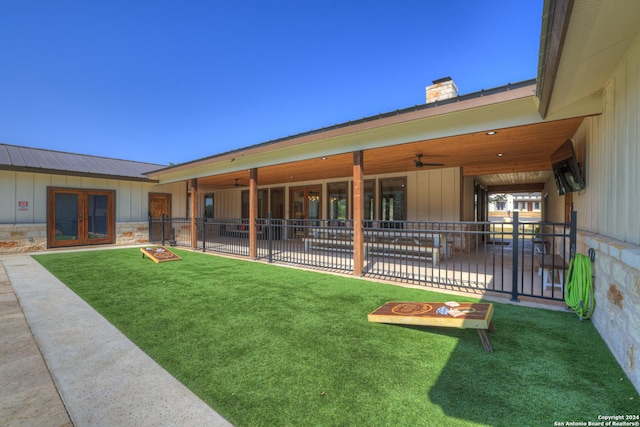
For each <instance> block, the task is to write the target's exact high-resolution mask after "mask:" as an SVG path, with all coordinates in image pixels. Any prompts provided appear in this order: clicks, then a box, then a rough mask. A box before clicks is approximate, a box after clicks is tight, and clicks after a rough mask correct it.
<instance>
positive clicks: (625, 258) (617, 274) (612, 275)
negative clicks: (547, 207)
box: [577, 232, 640, 390]
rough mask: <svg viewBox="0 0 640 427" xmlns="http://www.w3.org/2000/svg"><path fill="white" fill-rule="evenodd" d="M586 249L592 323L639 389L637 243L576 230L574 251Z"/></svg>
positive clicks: (639, 253) (639, 249) (639, 260)
mask: <svg viewBox="0 0 640 427" xmlns="http://www.w3.org/2000/svg"><path fill="white" fill-rule="evenodd" d="M589 249H594V251H595V261H594V263H593V276H594V279H593V287H594V295H595V301H596V304H595V310H594V313H593V317H592V320H593V324H594V325H595V327H596V329H597V330H598V332H599V333H600V336H601V337H602V338H603V339H604V341H605V342H606V343H607V345H608V346H609V349H610V350H611V352H612V353H613V355H614V357H615V358H616V360H617V361H618V363H619V364H620V366H622V368H623V369H624V371H625V373H626V374H627V376H628V377H629V379H630V380H631V382H632V383H633V384H634V385H635V387H636V389H637V390H640V327H639V325H640V246H637V245H633V244H629V243H624V242H621V241H617V240H612V239H610V238H607V237H605V236H602V235H599V234H594V233H586V232H579V233H578V243H577V251H578V252H579V253H583V254H586V253H587V252H588V250H589ZM587 345H588V344H587Z"/></svg>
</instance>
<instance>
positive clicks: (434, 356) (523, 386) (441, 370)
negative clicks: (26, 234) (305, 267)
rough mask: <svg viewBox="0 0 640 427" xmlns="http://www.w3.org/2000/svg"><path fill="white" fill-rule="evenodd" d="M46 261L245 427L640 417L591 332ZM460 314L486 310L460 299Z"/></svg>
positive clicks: (248, 272) (188, 255) (73, 258)
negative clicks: (435, 317)
mask: <svg viewBox="0 0 640 427" xmlns="http://www.w3.org/2000/svg"><path fill="white" fill-rule="evenodd" d="M176 252H177V253H178V254H179V255H180V256H182V257H183V260H182V261H175V262H168V263H162V264H156V263H154V262H152V261H150V260H149V259H142V258H141V253H140V251H139V249H135V248H134V249H118V250H106V251H87V252H76V253H58V254H43V255H38V256H36V257H35V258H36V259H37V260H38V262H40V263H41V264H42V265H44V266H45V267H46V268H47V269H49V270H50V271H51V272H53V273H54V274H55V275H56V276H58V277H59V278H60V279H61V280H62V281H63V282H64V283H66V284H67V285H68V286H69V288H71V289H72V290H73V291H74V292H76V293H77V294H78V295H80V296H81V297H82V298H83V299H84V300H86V301H87V302H88V303H89V304H91V305H92V306H93V307H94V308H95V309H96V310H97V311H99V312H100V313H101V314H102V315H103V316H104V317H106V318H107V319H108V320H109V321H110V322H111V323H112V324H114V325H115V326H116V327H117V328H118V329H120V330H121V331H122V332H123V333H124V334H125V335H127V336H128V337H129V338H130V339H131V340H132V341H133V342H135V343H136V344H137V345H138V346H139V347H140V348H142V349H143V350H144V351H145V352H147V353H148V354H149V355H150V356H151V357H152V358H153V359H155V360H156V361H157V362H158V363H159V364H160V365H162V366H163V367H164V368H165V369H166V370H167V371H169V372H170V373H171V374H172V375H174V376H175V377H176V378H177V379H178V380H180V381H181V382H182V383H183V384H185V385H186V386H187V387H189V388H190V389H191V390H192V391H193V392H194V393H196V394H197V395H198V396H200V397H201V398H202V399H203V400H204V401H205V402H207V403H208V404H209V405H210V406H211V407H212V408H214V409H215V410H216V411H218V412H219V413H220V414H221V415H223V416H224V417H226V418H227V419H228V420H229V421H231V422H232V423H233V424H235V425H236V426H409V425H417V426H441V425H442V426H444V425H447V426H465V425H467V426H477V425H505V426H516V425H520V426H535V425H543V426H551V425H553V423H554V421H559V422H566V421H585V422H586V421H597V416H598V415H600V414H602V415H617V414H635V413H638V403H639V400H638V399H639V398H638V393H637V392H636V391H635V389H634V388H633V386H632V385H631V383H630V382H629V381H628V380H627V378H626V376H625V375H624V373H623V371H622V370H621V368H620V367H619V366H618V364H617V363H616V361H615V360H614V358H613V356H612V355H611V353H610V352H609V350H608V349H607V347H606V345H605V344H604V343H603V341H602V339H601V338H600V337H599V335H598V333H597V332H596V330H595V328H594V327H593V325H592V324H591V323H590V322H589V321H585V322H580V321H578V318H577V316H575V315H574V314H571V313H568V312H557V311H547V310H540V309H533V308H527V307H522V306H517V305H509V304H496V305H495V316H494V324H495V327H496V334H489V339H490V340H491V343H492V345H493V348H494V353H488V352H486V351H484V349H483V348H482V344H481V342H480V339H479V337H478V334H477V333H476V331H475V330H459V329H438V328H426V327H406V326H399V325H385V324H377V323H369V322H368V321H367V314H368V313H369V312H371V311H373V310H375V309H376V308H377V307H379V306H380V305H382V304H384V303H385V302H387V301H446V300H450V299H452V297H451V296H447V295H444V294H440V293H433V292H428V291H425V290H421V289H409V288H403V287H398V286H392V285H386V284H380V283H373V282H368V281H365V280H359V279H353V278H347V277H338V276H334V275H329V274H322V273H317V272H310V271H301V270H296V269H290V268H284V267H278V266H275V265H266V264H261V263H253V262H247V261H242V260H235V259H228V258H222V257H216V256H212V255H207V254H201V253H194V252H189V251H176ZM455 299H457V300H460V301H474V299H472V298H461V297H455Z"/></svg>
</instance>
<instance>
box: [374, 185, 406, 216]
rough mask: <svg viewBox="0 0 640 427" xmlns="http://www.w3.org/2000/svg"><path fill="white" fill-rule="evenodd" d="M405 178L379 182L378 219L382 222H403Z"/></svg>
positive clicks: (404, 213) (404, 212)
mask: <svg viewBox="0 0 640 427" xmlns="http://www.w3.org/2000/svg"><path fill="white" fill-rule="evenodd" d="M406 190H407V180H406V178H390V179H381V180H380V219H381V220H382V221H405V220H406V219H407V216H406V207H407V198H406Z"/></svg>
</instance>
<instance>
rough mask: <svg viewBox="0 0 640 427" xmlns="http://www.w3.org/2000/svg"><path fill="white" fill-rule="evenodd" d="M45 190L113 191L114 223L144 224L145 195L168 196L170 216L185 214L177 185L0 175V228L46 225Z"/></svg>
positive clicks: (183, 194)
mask: <svg viewBox="0 0 640 427" xmlns="http://www.w3.org/2000/svg"><path fill="white" fill-rule="evenodd" d="M47 187H62V188H79V189H96V190H115V192H116V222H139V221H147V219H148V212H149V193H171V194H172V205H173V214H174V216H185V215H186V211H187V207H186V199H187V197H186V187H185V186H184V184H180V183H177V184H167V185H157V184H153V183H146V182H139V181H123V180H115V179H112V180H110V179H102V178H90V177H76V176H66V175H49V174H39V173H30V172H15V171H0V224H38V223H41V224H43V223H46V220H47ZM21 202H22V203H21ZM25 203H26V204H25ZM20 205H22V207H20Z"/></svg>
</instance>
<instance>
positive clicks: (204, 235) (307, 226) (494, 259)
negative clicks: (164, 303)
mask: <svg viewBox="0 0 640 427" xmlns="http://www.w3.org/2000/svg"><path fill="white" fill-rule="evenodd" d="M253 226H254V227H255V228H256V234H257V237H258V242H257V248H256V249H257V258H258V259H261V260H265V261H267V262H271V263H281V264H290V265H301V266H304V267H307V268H316V269H323V270H335V271H342V272H353V271H354V267H353V266H354V264H353V263H354V232H353V221H350V220H293V219H272V218H270V217H269V218H260V219H258V220H257V221H256V223H255V224H254V225H253ZM196 227H197V229H196V241H195V244H192V240H191V221H190V219H188V218H166V217H161V218H150V219H149V239H150V240H151V241H158V242H162V244H167V243H168V244H171V245H175V246H185V247H195V248H197V249H199V250H202V251H210V252H219V253H225V254H230V255H237V256H243V257H248V256H250V247H249V234H250V224H249V220H247V219H238V218H223V219H209V218H206V219H205V218H198V219H197V220H196ZM575 230H576V215H575V213H573V214H572V220H571V222H570V223H566V224H565V223H549V222H537V223H525V222H520V221H519V217H518V213H517V212H514V214H513V220H512V222H500V223H496V222H424V221H393V222H392V221H365V222H364V227H363V234H364V270H363V276H366V277H375V278H380V279H387V280H394V281H402V282H406V283H413V284H418V285H429V286H435V287H439V288H443V289H454V290H469V291H471V290H472V291H474V292H477V291H492V292H499V293H506V294H510V295H511V299H513V300H518V298H519V297H520V296H527V297H535V298H543V299H551V300H563V299H564V284H565V281H566V278H565V276H566V271H567V266H568V260H569V259H570V258H571V257H572V256H573V254H574V253H575V233H576V231H575Z"/></svg>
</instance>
